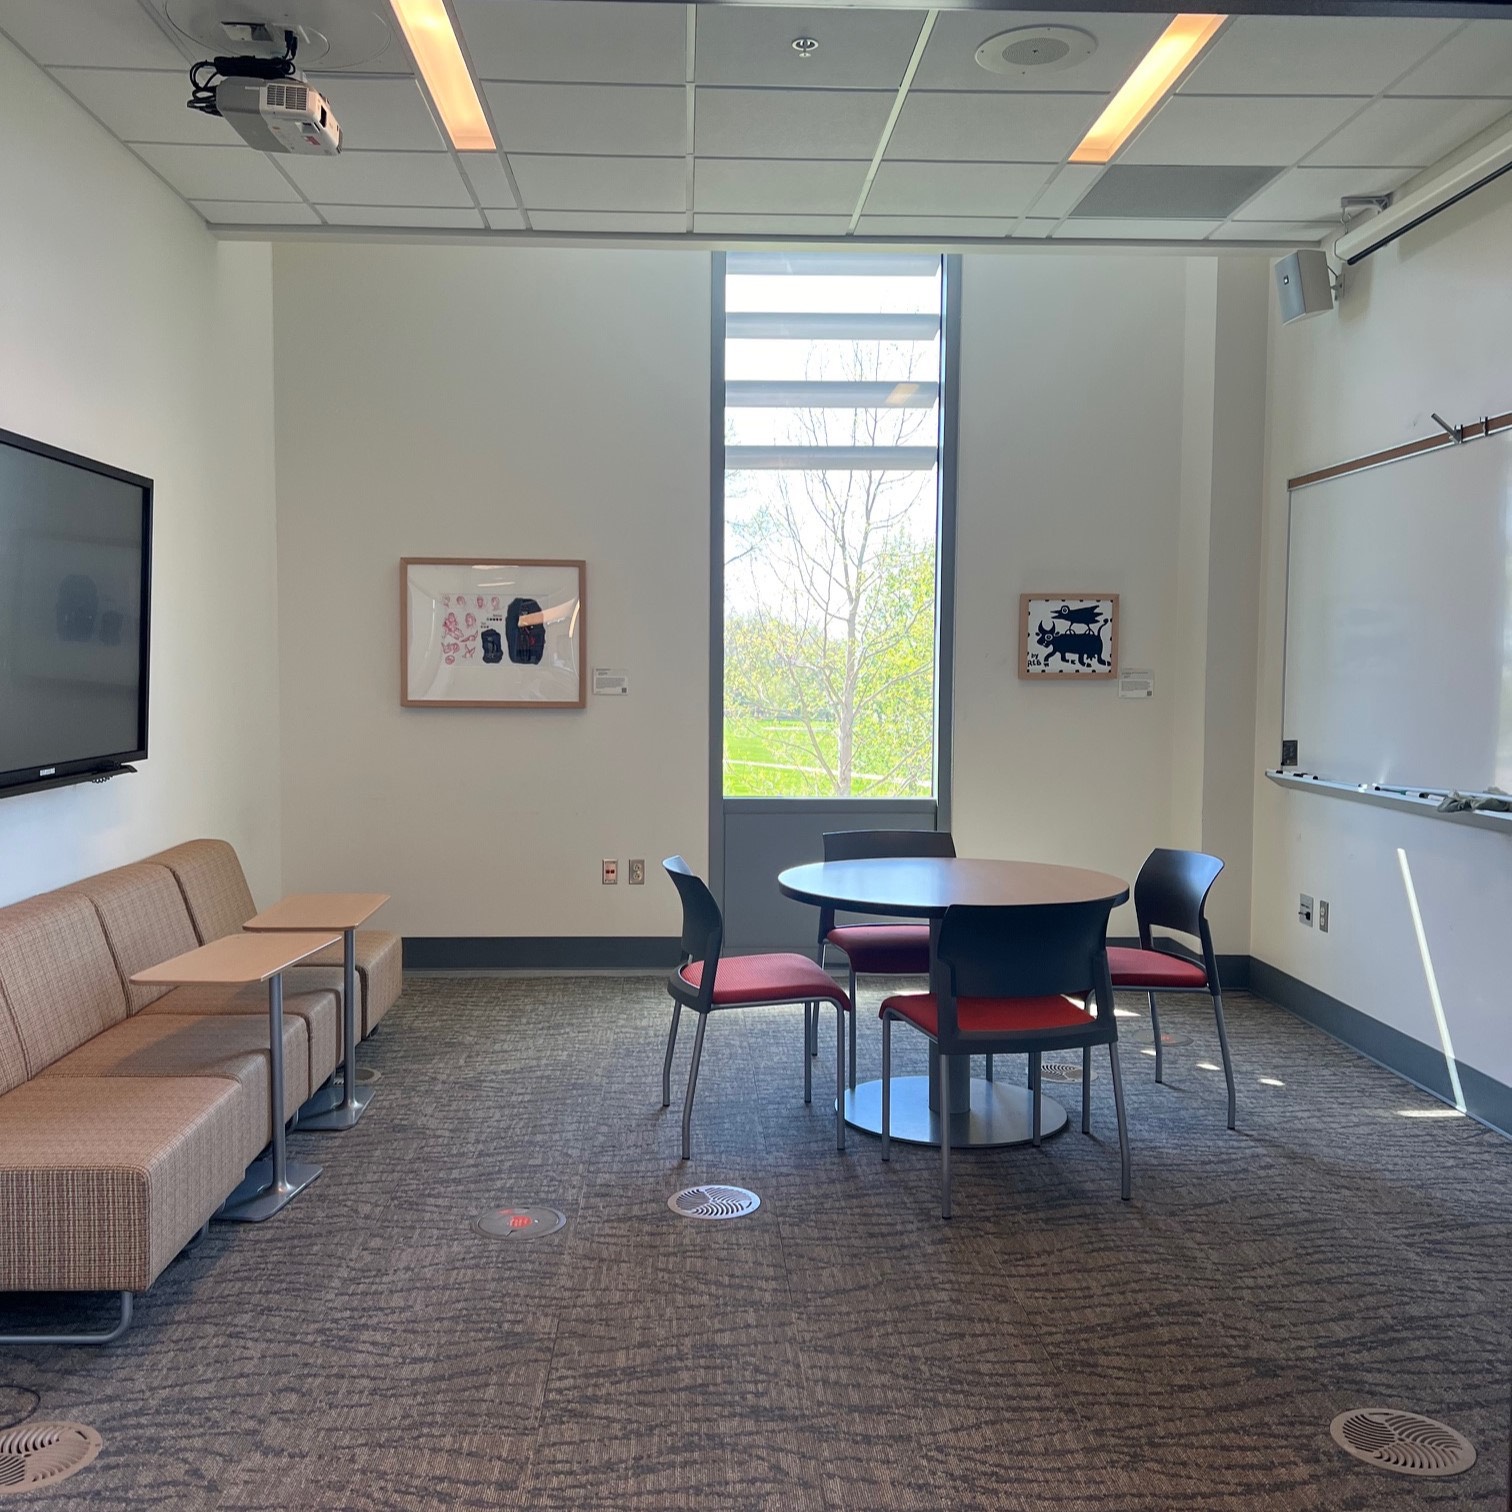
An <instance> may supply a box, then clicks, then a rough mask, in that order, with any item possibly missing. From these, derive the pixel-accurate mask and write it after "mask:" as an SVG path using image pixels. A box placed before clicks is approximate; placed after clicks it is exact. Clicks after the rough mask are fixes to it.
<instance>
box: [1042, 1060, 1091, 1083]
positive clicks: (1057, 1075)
mask: <svg viewBox="0 0 1512 1512" xmlns="http://www.w3.org/2000/svg"><path fill="white" fill-rule="evenodd" d="M1040 1077H1041V1078H1042V1079H1043V1080H1044V1081H1053V1082H1079V1081H1080V1080H1081V1077H1082V1068H1081V1060H1080V1058H1077V1059H1076V1060H1051V1059H1050V1058H1049V1057H1048V1056H1047V1057H1045V1058H1044V1059H1042V1060H1041V1061H1040ZM1092 1080H1093V1081H1096V1080H1097V1067H1096V1066H1094V1067H1093V1068H1092Z"/></svg>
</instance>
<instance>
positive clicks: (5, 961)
mask: <svg viewBox="0 0 1512 1512" xmlns="http://www.w3.org/2000/svg"><path fill="white" fill-rule="evenodd" d="M0 992H3V993H4V994H5V1001H6V1003H7V1004H8V1005H9V1008H10V1015H11V1022H12V1024H13V1025H14V1027H15V1031H16V1035H17V1038H18V1039H19V1040H20V1042H21V1050H22V1053H23V1055H24V1057H25V1060H26V1074H27V1076H29V1077H31V1076H36V1075H37V1074H38V1072H40V1071H43V1070H45V1069H46V1068H47V1067H48V1066H50V1065H51V1064H52V1063H53V1062H54V1061H55V1060H57V1059H58V1057H59V1056H62V1055H67V1054H68V1052H69V1051H70V1050H72V1049H74V1048H75V1047H76V1046H79V1045H82V1044H83V1043H84V1041H85V1040H88V1039H93V1038H94V1036H95V1035H97V1034H101V1033H103V1032H104V1031H105V1030H106V1029H108V1028H110V1026H111V1025H112V1024H118V1023H120V1021H121V1020H122V1019H124V1018H125V1017H126V993H125V989H124V988H123V987H122V986H121V978H120V977H119V976H118V975H117V973H116V966H115V960H114V958H113V957H112V956H111V954H110V946H109V945H108V944H107V943H106V941H105V933H104V931H103V930H102V928H101V927H100V920H99V916H98V915H97V914H96V913H95V910H94V905H93V904H92V903H91V902H90V901H89V899H88V898H85V897H82V896H80V895H79V894H78V893H69V892H55V893H44V894H43V895H42V896H41V897H39V898H28V899H26V901H25V902H22V903H12V904H11V905H10V907H8V908H0Z"/></svg>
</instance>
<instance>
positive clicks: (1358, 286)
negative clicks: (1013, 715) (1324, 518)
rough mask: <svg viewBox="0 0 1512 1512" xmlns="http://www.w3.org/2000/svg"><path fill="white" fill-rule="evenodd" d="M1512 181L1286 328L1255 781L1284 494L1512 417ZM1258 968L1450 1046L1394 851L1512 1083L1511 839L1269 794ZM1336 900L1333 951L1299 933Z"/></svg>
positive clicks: (1436, 956)
mask: <svg viewBox="0 0 1512 1512" xmlns="http://www.w3.org/2000/svg"><path fill="white" fill-rule="evenodd" d="M1509 244H1512V184H1508V183H1507V181H1505V180H1504V181H1502V182H1501V183H1500V184H1496V185H1492V186H1491V187H1489V188H1487V189H1484V190H1482V191H1481V192H1479V193H1478V194H1476V195H1475V196H1473V197H1472V198H1471V199H1469V200H1467V201H1465V202H1463V203H1462V204H1460V205H1459V206H1457V207H1455V208H1454V209H1453V210H1450V211H1448V212H1446V213H1445V214H1443V215H1441V216H1439V217H1438V218H1437V219H1436V220H1434V221H1432V222H1431V223H1429V224H1428V225H1427V226H1425V227H1423V228H1421V229H1420V230H1418V231H1415V232H1412V233H1411V234H1409V235H1408V236H1406V237H1404V238H1403V239H1402V240H1401V241H1399V242H1398V243H1396V244H1395V245H1394V246H1392V247H1389V248H1387V249H1385V250H1384V251H1382V252H1380V253H1377V254H1376V255H1375V256H1374V257H1372V258H1371V259H1369V260H1368V261H1367V262H1365V263H1363V264H1361V265H1360V266H1359V267H1358V268H1355V269H1352V270H1351V271H1350V273H1349V286H1348V288H1347V290H1346V293H1345V297H1344V300H1343V302H1342V304H1341V306H1340V308H1339V310H1338V311H1337V313H1336V314H1334V315H1325V316H1320V317H1318V318H1316V319H1312V320H1308V321H1305V322H1301V323H1298V324H1296V325H1293V326H1289V327H1285V328H1279V327H1273V331H1274V334H1273V338H1272V372H1271V382H1270V407H1271V432H1272V433H1271V439H1270V445H1269V453H1268V467H1267V483H1266V517H1265V538H1264V575H1263V583H1262V591H1263V615H1262V663H1261V677H1260V682H1259V704H1258V717H1257V725H1256V758H1255V766H1256V769H1257V770H1258V769H1260V768H1262V767H1267V766H1274V765H1276V763H1277V760H1278V759H1279V741H1280V738H1281V728H1280V703H1281V667H1282V654H1283V644H1282V633H1283V628H1284V613H1285V607H1284V592H1285V582H1286V562H1285V550H1286V503H1287V495H1286V479H1287V478H1288V477H1292V476H1295V475H1297V474H1300V473H1303V472H1306V471H1309V470H1310V469H1313V468H1317V467H1321V466H1325V465H1327V464H1329V463H1331V462H1338V461H1343V460H1345V459H1347V458H1349V457H1352V456H1358V455H1360V454H1362V453H1366V452H1371V451H1375V450H1378V449H1380V448H1382V447H1386V446H1391V445H1394V444H1395V443H1397V442H1399V441H1404V440H1408V439H1410V438H1412V437H1415V436H1420V435H1425V434H1428V433H1430V432H1432V431H1433V430H1434V429H1435V426H1434V423H1433V421H1432V420H1431V419H1430V418H1429V416H1430V411H1433V410H1437V411H1438V412H1439V413H1440V414H1443V415H1445V416H1447V417H1449V418H1451V419H1454V420H1466V419H1471V418H1474V417H1478V416H1480V415H1482V414H1485V413H1488V412H1490V413H1493V414H1495V413H1498V412H1499V411H1502V410H1505V409H1506V408H1508V406H1509V405H1512V368H1509V365H1508V360H1507V353H1508V351H1509V350H1512V281H1509V280H1508V277H1507V247H1508V246H1509ZM1255 837H1256V849H1255V872H1254V887H1255V896H1254V909H1253V921H1254V922H1253V932H1254V945H1253V949H1254V954H1255V955H1256V956H1257V957H1259V958H1260V959H1263V960H1265V961H1267V962H1269V963H1270V964H1271V965H1273V966H1276V967H1279V968H1280V969H1281V970H1283V971H1286V972H1289V973H1290V974H1292V975H1293V976H1296V977H1299V978H1301V979H1302V980H1303V981H1305V982H1308V983H1310V984H1311V985H1313V986H1315V987H1317V988H1320V989H1321V990H1322V991H1324V992H1327V993H1329V994H1330V995H1332V996H1333V997H1336V998H1339V999H1341V1000H1342V1001H1344V1002H1346V1003H1348V1004H1350V1005H1351V1006H1353V1007H1355V1008H1358V1009H1360V1010H1362V1011H1364V1012H1366V1013H1369V1014H1371V1015H1373V1016H1374V1017H1376V1018H1378V1019H1379V1020H1381V1021H1382V1022H1383V1023H1385V1024H1388V1025H1390V1026H1391V1027H1393V1028H1395V1029H1399V1030H1401V1031H1403V1032H1404V1033H1407V1034H1409V1035H1412V1036H1413V1037H1414V1038H1416V1039H1418V1040H1421V1041H1422V1042H1424V1043H1425V1044H1428V1045H1430V1046H1434V1047H1437V1046H1438V1045H1439V1035H1438V1032H1437V1029H1436V1026H1435V1020H1434V1015H1433V1011H1432V1004H1431V1000H1430V997H1429V992H1428V986H1427V976H1426V972H1425V967H1424V963H1423V961H1422V959H1421V956H1420V953H1419V949H1418V946H1417V942H1416V938H1415V935H1414V931H1413V928H1412V921H1411V915H1410V912H1409V908H1408V903H1407V893H1406V887H1405V885H1404V881H1403V878H1402V874H1401V870H1400V866H1399V861H1398V856H1397V852H1398V850H1399V849H1401V850H1403V851H1405V852H1406V854H1407V858H1408V864H1409V867H1410V869H1411V872H1412V875H1413V881H1414V885H1415V887H1416V891H1417V895H1418V900H1419V904H1420V906H1421V909H1422V915H1423V923H1424V928H1425V933H1426V937H1427V941H1428V951H1429V955H1430V957H1431V960H1432V965H1433V969H1434V971H1435V973H1436V975H1437V979H1438V985H1439V990H1440V993H1441V996H1442V1000H1443V1007H1444V1012H1445V1016H1446V1019H1447V1021H1448V1025H1449V1030H1450V1035H1451V1039H1452V1042H1453V1046H1454V1050H1455V1053H1456V1055H1457V1057H1458V1058H1459V1059H1460V1060H1462V1061H1464V1062H1467V1063H1468V1064H1470V1065H1471V1066H1473V1067H1475V1068H1476V1069H1478V1070H1480V1071H1483V1072H1485V1073H1486V1074H1487V1075H1489V1076H1492V1077H1494V1078H1495V1079H1496V1080H1498V1081H1500V1082H1502V1083H1508V1084H1512V1034H1509V1033H1508V1031H1507V1024H1508V1017H1507V988H1506V979H1507V973H1506V959H1505V956H1506V951H1505V938H1506V932H1507V920H1508V918H1509V917H1512V866H1509V865H1508V856H1509V853H1508V850H1507V842H1506V839H1505V837H1504V836H1500V835H1496V834H1491V833H1487V832H1483V831H1477V830H1469V829H1461V828H1458V827H1455V826H1450V825H1446V824H1443V823H1441V822H1438V821H1435V820H1432V819H1423V818H1418V817H1416V816H1414V815H1410V814H1398V813H1393V812H1389V811H1386V810H1380V809H1371V808H1366V807H1364V806H1362V805H1357V804H1351V803H1347V802H1342V801H1339V800H1332V799H1326V798H1322V797H1319V796H1316V795H1312V794H1299V793H1292V792H1287V791H1283V790H1280V789H1278V788H1276V787H1275V786H1274V785H1273V784H1271V783H1268V782H1266V781H1265V780H1264V779H1263V778H1262V779H1257V784H1256V788H1255ZM1301 892H1307V893H1311V894H1313V895H1314V896H1315V897H1318V898H1327V899H1328V900H1329V902H1330V903H1331V904H1332V925H1331V929H1330V932H1329V933H1328V934H1326V935H1323V934H1320V933H1319V932H1318V931H1317V930H1315V929H1313V930H1308V929H1304V928H1302V927H1301V926H1299V925H1298V923H1297V922H1296V908H1297V895H1298V893H1301Z"/></svg>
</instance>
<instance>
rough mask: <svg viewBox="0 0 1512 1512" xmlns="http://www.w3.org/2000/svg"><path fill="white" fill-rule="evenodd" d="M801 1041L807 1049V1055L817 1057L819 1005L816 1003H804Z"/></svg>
mask: <svg viewBox="0 0 1512 1512" xmlns="http://www.w3.org/2000/svg"><path fill="white" fill-rule="evenodd" d="M803 1040H804V1044H805V1045H806V1047H807V1048H808V1053H809V1055H810V1056H815V1055H818V1053H819V1005H818V1004H817V1003H805V1004H804V1005H803Z"/></svg>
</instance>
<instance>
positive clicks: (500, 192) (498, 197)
mask: <svg viewBox="0 0 1512 1512" xmlns="http://www.w3.org/2000/svg"><path fill="white" fill-rule="evenodd" d="M458 161H459V162H460V163H461V164H462V176H463V177H464V178H465V179H466V180H467V182H468V183H469V184H471V185H472V188H473V193H474V194H476V195H477V196H478V203H479V204H480V205H482V207H483V208H484V209H485V210H512V209H513V208H514V203H515V197H514V191H513V190H512V189H510V187H509V175H508V174H507V173H505V171H504V165H503V163H501V162H500V161H499V159H498V158H497V157H495V156H494V154H493V153H491V152H464V153H461V154H460V155H459V157H458Z"/></svg>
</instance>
